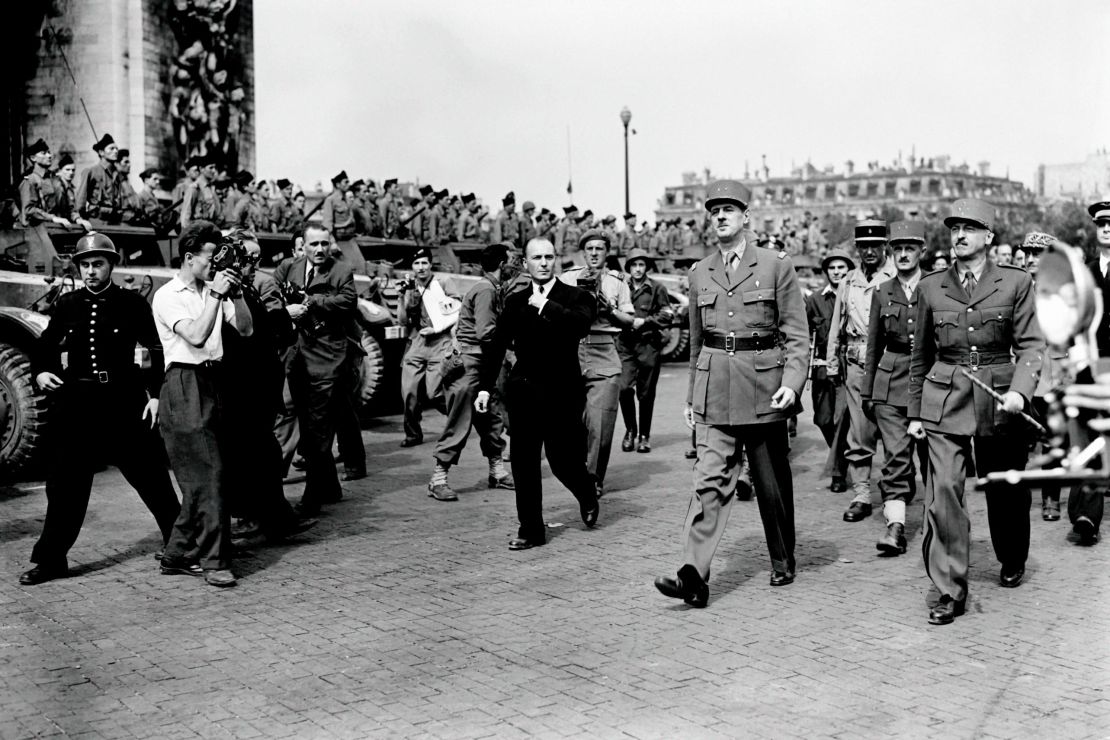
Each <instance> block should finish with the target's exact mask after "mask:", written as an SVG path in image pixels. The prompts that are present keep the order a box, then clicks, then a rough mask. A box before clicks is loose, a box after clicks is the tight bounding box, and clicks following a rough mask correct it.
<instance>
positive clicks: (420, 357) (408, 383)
mask: <svg viewBox="0 0 1110 740" xmlns="http://www.w3.org/2000/svg"><path fill="white" fill-rule="evenodd" d="M450 350H451V333H450V332H441V333H439V334H431V335H429V336H426V337H425V336H421V335H420V333H419V332H417V333H414V334H412V335H411V336H410V337H409V344H408V347H407V348H406V349H405V356H404V359H402V360H401V398H402V399H403V401H404V404H405V419H404V427H405V436H406V437H409V438H413V437H415V438H422V437H423V436H424V431H423V429H421V427H420V420H421V418H422V416H423V413H422V408H423V406H424V404H425V403H428V402H431V403H433V404H439V405H442V403H443V387H442V384H441V383H440V367H441V366H442V365H443V360H444V359H446V357H447V353H448V352H449V351H450Z"/></svg>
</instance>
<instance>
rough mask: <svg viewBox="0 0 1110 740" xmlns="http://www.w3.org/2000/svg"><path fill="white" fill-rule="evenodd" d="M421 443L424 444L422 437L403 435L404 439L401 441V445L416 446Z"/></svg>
mask: <svg viewBox="0 0 1110 740" xmlns="http://www.w3.org/2000/svg"><path fill="white" fill-rule="evenodd" d="M421 444H424V438H423V437H405V439H404V441H403V442H401V446H402V447H416V446H417V445H421Z"/></svg>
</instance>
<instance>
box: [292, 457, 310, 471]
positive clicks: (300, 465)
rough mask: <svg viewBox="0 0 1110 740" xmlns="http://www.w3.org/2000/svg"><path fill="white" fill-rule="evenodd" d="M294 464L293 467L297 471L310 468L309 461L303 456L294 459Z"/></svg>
mask: <svg viewBox="0 0 1110 740" xmlns="http://www.w3.org/2000/svg"><path fill="white" fill-rule="evenodd" d="M292 464H293V467H294V468H296V469H297V470H304V469H305V468H307V467H308V460H305V459H304V457H302V456H301V455H297V456H296V457H294V458H293V463H292Z"/></svg>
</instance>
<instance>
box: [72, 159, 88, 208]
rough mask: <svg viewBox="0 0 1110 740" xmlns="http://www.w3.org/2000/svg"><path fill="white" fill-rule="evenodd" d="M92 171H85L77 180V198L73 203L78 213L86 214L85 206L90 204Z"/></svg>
mask: <svg viewBox="0 0 1110 740" xmlns="http://www.w3.org/2000/svg"><path fill="white" fill-rule="evenodd" d="M90 173H91V170H85V171H84V172H82V173H81V176H80V177H78V178H77V198H76V200H75V201H74V203H73V208H74V210H75V211H77V212H78V213H82V214H83V213H84V212H85V205H86V204H87V203H88V198H89V174H90Z"/></svg>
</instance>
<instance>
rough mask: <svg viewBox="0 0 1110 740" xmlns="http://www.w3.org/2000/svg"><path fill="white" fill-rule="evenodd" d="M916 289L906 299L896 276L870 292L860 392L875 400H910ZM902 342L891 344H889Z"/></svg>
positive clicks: (900, 402)
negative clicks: (864, 358)
mask: <svg viewBox="0 0 1110 740" xmlns="http://www.w3.org/2000/svg"><path fill="white" fill-rule="evenodd" d="M916 309H917V289H916V288H914V291H913V295H911V296H910V298H909V300H906V293H905V291H904V290H902V285H901V284H900V283H899V282H898V278H894V279H893V280H888V281H886V282H885V283H883V284H882V285H880V286H879V287H878V288H877V289H876V290H875V292H874V293H872V294H871V313H870V322H869V326H868V331H867V359H866V360H865V361H864V364H863V383H862V384H861V385H860V395H861V396H863V397H864V398H870V399H871V400H872V401H875V402H876V403H885V404H888V405H890V406H908V405H909V402H910V353H909V351H908V348H909V347H910V346H912V344H913V323H914V312H915V310H916ZM892 344H894V345H901V347H905V348H906V349H902V348H901V347H896V348H892V347H891V345H892Z"/></svg>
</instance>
